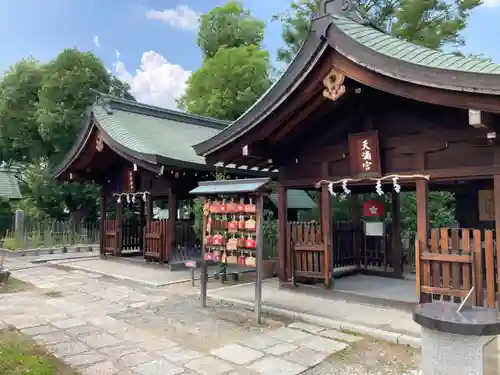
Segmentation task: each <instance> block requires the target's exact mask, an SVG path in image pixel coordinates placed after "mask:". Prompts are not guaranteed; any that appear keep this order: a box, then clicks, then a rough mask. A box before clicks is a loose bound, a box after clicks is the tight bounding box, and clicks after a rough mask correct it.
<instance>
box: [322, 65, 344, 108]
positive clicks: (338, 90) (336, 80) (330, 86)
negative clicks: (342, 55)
mask: <svg viewBox="0 0 500 375" xmlns="http://www.w3.org/2000/svg"><path fill="white" fill-rule="evenodd" d="M344 80H345V76H344V75H343V74H342V73H339V72H337V71H336V70H335V69H332V70H330V72H329V73H328V74H327V75H326V77H325V78H324V79H323V85H325V89H324V90H323V96H324V97H325V98H327V99H330V100H332V101H335V100H337V99H338V98H340V97H341V96H342V95H344V93H345V86H344Z"/></svg>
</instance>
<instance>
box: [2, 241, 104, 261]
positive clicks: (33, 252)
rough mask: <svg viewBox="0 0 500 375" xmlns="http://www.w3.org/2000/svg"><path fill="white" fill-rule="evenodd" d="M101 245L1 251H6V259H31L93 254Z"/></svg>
mask: <svg viewBox="0 0 500 375" xmlns="http://www.w3.org/2000/svg"><path fill="white" fill-rule="evenodd" d="M98 246H99V245H96V244H90V245H85V244H79V245H71V246H53V247H40V248H35V249H18V250H14V251H9V250H7V249H1V248H0V251H5V258H24V257H26V258H29V257H35V256H40V255H59V254H72V253H92V252H95V251H94V250H95V249H96V248H98Z"/></svg>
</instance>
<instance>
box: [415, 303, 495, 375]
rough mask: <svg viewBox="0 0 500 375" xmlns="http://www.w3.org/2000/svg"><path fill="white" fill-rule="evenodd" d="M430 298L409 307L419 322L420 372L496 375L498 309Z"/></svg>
mask: <svg viewBox="0 0 500 375" xmlns="http://www.w3.org/2000/svg"><path fill="white" fill-rule="evenodd" d="M458 308H459V305H458V304H455V303H446V302H431V303H423V304H420V305H418V306H417V307H416V308H415V309H414V310H413V320H414V321H415V322H416V323H418V324H420V325H421V326H422V335H421V339H422V341H421V350H422V354H421V358H422V359H421V368H422V375H498V374H499V372H498V370H499V367H498V357H497V351H498V342H497V335H498V334H500V319H499V315H498V311H497V310H495V309H488V308H485V307H476V306H474V307H469V308H467V309H465V308H464V309H462V310H461V311H460V312H458Z"/></svg>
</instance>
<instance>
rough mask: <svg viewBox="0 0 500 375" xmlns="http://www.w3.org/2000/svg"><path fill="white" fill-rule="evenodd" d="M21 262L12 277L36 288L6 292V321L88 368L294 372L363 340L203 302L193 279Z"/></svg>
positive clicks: (0, 315)
mask: <svg viewBox="0 0 500 375" xmlns="http://www.w3.org/2000/svg"><path fill="white" fill-rule="evenodd" d="M19 262H21V261H18V263H17V265H18V266H19V268H18V269H17V270H14V271H13V277H15V278H17V279H20V280H23V281H26V282H30V283H33V284H35V285H36V286H37V288H36V289H33V290H29V291H26V292H21V293H15V294H4V295H0V325H2V324H5V325H12V326H15V327H16V328H18V329H19V330H21V331H22V332H23V333H24V334H26V335H29V336H31V337H32V338H33V339H34V340H35V341H36V342H38V343H40V344H42V345H44V346H46V347H47V348H48V350H49V351H50V352H52V353H53V354H54V355H55V356H56V357H58V358H61V359H63V360H64V361H65V362H67V363H69V364H71V365H72V366H73V367H75V368H77V369H78V370H79V371H81V373H82V374H83V375H108V374H109V375H156V374H158V375H159V374H161V375H169V374H173V375H174V374H184V375H195V374H197V375H218V374H224V375H237V374H240V375H251V374H255V375H256V374H261V375H279V374H283V375H296V374H299V373H301V372H303V371H305V370H306V369H308V368H310V367H311V366H314V365H316V364H318V363H320V362H321V361H323V360H324V359H325V358H326V357H327V356H328V355H330V354H331V353H334V352H337V351H340V350H343V349H345V348H346V347H348V345H349V343H351V342H354V341H357V340H359V337H358V336H353V335H349V334H346V333H343V332H340V331H335V330H332V329H325V328H322V327H319V326H311V325H307V324H304V323H299V322H297V323H293V324H290V325H288V326H285V325H284V324H283V322H282V321H279V320H273V319H266V321H265V324H264V325H262V326H259V325H256V324H255V323H254V321H253V320H252V314H251V313H249V312H243V311H239V310H236V309H234V308H232V307H230V306H228V305H226V304H224V303H219V304H215V305H214V304H213V303H212V304H211V305H210V307H209V308H206V309H202V308H200V307H199V299H198V297H197V296H196V294H193V290H192V289H191V288H190V286H189V284H178V285H174V286H171V287H169V288H168V289H167V288H151V287H145V286H140V285H136V284H132V283H128V282H126V281H117V280H110V279H109V278H103V277H101V276H99V275H96V274H90V273H85V272H82V271H72V270H67V269H57V268H54V267H50V266H46V265H40V266H38V267H24V268H23V267H21V266H22V264H20V263H19ZM11 265H14V264H13V263H12V264H10V265H9V266H11ZM164 272H166V273H168V271H166V270H165V271H164Z"/></svg>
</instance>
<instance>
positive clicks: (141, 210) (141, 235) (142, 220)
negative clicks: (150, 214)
mask: <svg viewBox="0 0 500 375" xmlns="http://www.w3.org/2000/svg"><path fill="white" fill-rule="evenodd" d="M144 208H145V203H144V201H143V200H142V197H140V199H139V248H140V249H141V251H142V252H144V223H145V216H144Z"/></svg>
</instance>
